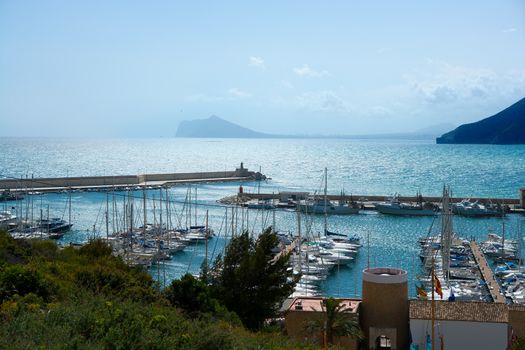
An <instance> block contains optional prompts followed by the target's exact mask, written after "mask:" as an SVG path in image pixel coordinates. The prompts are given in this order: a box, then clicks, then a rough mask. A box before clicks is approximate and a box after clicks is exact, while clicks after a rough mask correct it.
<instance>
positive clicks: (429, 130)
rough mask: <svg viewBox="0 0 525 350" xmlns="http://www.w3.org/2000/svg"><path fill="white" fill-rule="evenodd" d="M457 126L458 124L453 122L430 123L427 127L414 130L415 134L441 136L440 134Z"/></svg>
mask: <svg viewBox="0 0 525 350" xmlns="http://www.w3.org/2000/svg"><path fill="white" fill-rule="evenodd" d="M455 127H456V125H454V124H451V123H441V124H436V125H430V126H427V127H425V128H421V129H418V130H416V131H414V132H413V134H416V135H429V136H434V137H436V136H439V135H443V134H444V133H446V132H447V131H449V130H450V129H453V128H455Z"/></svg>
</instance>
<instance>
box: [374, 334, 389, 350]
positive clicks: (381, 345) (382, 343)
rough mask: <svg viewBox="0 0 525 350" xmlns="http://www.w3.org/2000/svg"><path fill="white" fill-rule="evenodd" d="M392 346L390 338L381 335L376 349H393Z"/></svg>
mask: <svg viewBox="0 0 525 350" xmlns="http://www.w3.org/2000/svg"><path fill="white" fill-rule="evenodd" d="M391 348H392V344H391V343H390V338H389V337H387V336H386V335H380V336H379V337H377V339H376V349H391Z"/></svg>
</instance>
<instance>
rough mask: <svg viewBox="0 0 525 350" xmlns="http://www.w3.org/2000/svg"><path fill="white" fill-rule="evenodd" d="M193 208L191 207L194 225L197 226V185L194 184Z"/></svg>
mask: <svg viewBox="0 0 525 350" xmlns="http://www.w3.org/2000/svg"><path fill="white" fill-rule="evenodd" d="M194 200H195V209H193V212H194V213H195V226H197V186H195V199H194Z"/></svg>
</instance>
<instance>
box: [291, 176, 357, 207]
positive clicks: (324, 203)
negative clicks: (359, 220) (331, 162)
mask: <svg viewBox="0 0 525 350" xmlns="http://www.w3.org/2000/svg"><path fill="white" fill-rule="evenodd" d="M327 190H328V170H327V168H325V169H324V196H323V198H318V197H315V196H314V197H312V198H307V199H305V200H301V201H299V203H297V210H300V211H302V212H304V213H306V214H327V215H349V214H358V213H359V209H360V207H359V206H358V205H357V204H356V203H345V202H344V201H342V200H340V201H339V202H338V203H337V204H334V203H333V202H332V201H330V200H329V199H328V195H327Z"/></svg>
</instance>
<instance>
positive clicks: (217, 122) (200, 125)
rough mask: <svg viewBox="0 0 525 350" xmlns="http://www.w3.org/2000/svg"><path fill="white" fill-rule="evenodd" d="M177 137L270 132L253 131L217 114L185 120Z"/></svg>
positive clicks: (246, 135)
mask: <svg viewBox="0 0 525 350" xmlns="http://www.w3.org/2000/svg"><path fill="white" fill-rule="evenodd" d="M175 136H176V137H221V138H267V137H272V135H270V134H264V133H261V132H257V131H253V130H251V129H248V128H244V127H242V126H240V125H237V124H234V123H231V122H229V121H227V120H224V119H222V118H219V117H217V116H215V115H212V116H211V117H209V118H207V119H196V120H184V121H182V122H181V123H180V124H179V127H178V128H177V133H176V134H175Z"/></svg>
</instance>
